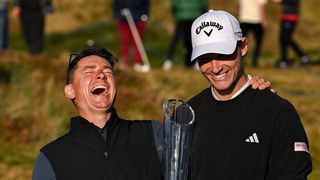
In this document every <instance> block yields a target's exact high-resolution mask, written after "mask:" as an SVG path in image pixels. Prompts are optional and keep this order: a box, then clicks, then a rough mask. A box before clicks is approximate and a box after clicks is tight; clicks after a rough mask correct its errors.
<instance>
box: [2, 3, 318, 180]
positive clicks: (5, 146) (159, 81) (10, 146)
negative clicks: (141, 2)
mask: <svg viewBox="0 0 320 180" xmlns="http://www.w3.org/2000/svg"><path fill="white" fill-rule="evenodd" d="M54 2H55V5H56V7H57V11H56V12H55V13H54V14H52V15H50V16H49V17H47V29H46V31H47V36H46V51H45V54H44V55H42V56H40V57H36V58H35V57H32V56H30V55H29V54H28V53H27V51H26V46H25V44H24V41H23V39H22V37H21V34H20V31H19V24H18V20H17V19H15V18H13V17H11V24H10V31H11V34H10V49H9V50H8V51H6V52H4V53H1V54H0V98H1V103H0V132H1V136H0V179H6V180H11V179H12V180H13V179H14V180H19V179H22V180H24V179H30V177H31V171H32V167H33V162H34V158H35V157H36V155H37V154H38V151H39V148H41V147H42V146H43V145H44V144H46V143H47V142H48V141H51V140H52V139H54V138H56V137H57V136H59V135H61V134H63V133H65V132H66V131H67V129H68V126H69V120H68V119H69V117H70V116H72V115H74V114H75V110H74V107H73V105H72V103H71V102H69V100H68V99H66V98H65V96H64V94H63V86H64V82H65V80H64V78H65V75H64V72H65V69H66V65H67V61H68V58H69V53H70V52H74V51H78V50H79V49H81V48H83V47H84V46H85V45H86V42H87V40H88V39H93V40H94V41H95V42H96V43H97V44H99V45H101V46H104V47H106V48H107V49H109V50H111V51H112V52H113V53H114V54H115V55H118V49H119V48H118V46H119V45H118V44H119V43H118V41H119V39H118V34H117V29H116V27H115V25H114V23H113V20H112V18H111V11H110V4H111V0H93V1H90V3H87V2H88V1H85V0H73V1H62V0H56V1H54ZM233 2H234V1H232V0H215V1H213V2H212V1H210V7H211V8H213V7H214V8H215V9H227V10H229V11H231V12H233V13H234V14H236V13H237V9H236V4H235V3H233ZM152 3H153V4H152V8H151V16H150V20H149V22H148V27H147V31H146V35H145V46H146V50H147V53H148V56H149V59H150V61H151V64H152V65H153V70H152V72H150V73H148V74H139V73H135V72H134V71H133V70H128V71H125V72H124V71H120V70H118V69H117V70H116V76H117V81H118V84H117V86H118V97H117V102H116V107H117V110H118V112H119V114H120V115H122V116H123V117H125V118H128V119H158V120H161V119H162V103H163V102H164V100H166V99H169V98H180V99H183V100H187V99H189V98H190V97H191V96H192V95H194V94H195V93H196V92H198V91H199V90H201V89H202V88H204V87H207V86H208V83H207V81H206V80H205V79H204V78H203V77H202V75H201V74H200V73H199V72H196V71H193V70H189V69H184V68H183V67H182V64H183V62H182V50H181V49H182V44H181V43H180V44H178V48H177V52H176V55H175V67H174V69H173V70H172V71H170V72H164V71H163V70H162V69H161V65H162V63H163V60H164V58H165V53H166V50H167V46H168V43H169V40H170V35H171V33H172V31H173V27H174V26H173V20H172V17H171V15H170V13H169V6H168V5H169V1H168V0H164V1H159V2H158V1H152ZM269 4H270V5H268V12H269V16H268V18H269V25H268V29H267V33H266V38H265V42H264V49H263V56H262V58H261V61H260V62H261V66H262V67H261V68H260V69H252V68H250V67H247V72H248V73H250V74H254V75H260V76H262V77H264V78H265V79H267V80H270V81H271V82H272V86H273V87H274V88H276V89H277V90H278V93H279V95H281V96H283V97H285V98H287V99H288V100H290V101H291V102H292V103H293V104H294V105H295V107H296V109H297V110H298V112H299V114H300V116H301V119H302V122H303V124H304V127H305V129H306V131H307V135H308V137H309V141H310V148H311V154H312V159H313V165H314V170H313V172H312V174H311V175H310V177H309V179H311V180H318V179H320V141H319V140H320V117H319V113H320V111H319V107H320V82H319V75H320V65H319V64H318V65H314V66H312V67H307V68H299V67H294V68H292V69H288V70H279V69H274V68H272V64H273V62H274V61H275V60H276V58H277V57H278V55H277V50H278V48H277V42H278V41H277V31H278V19H277V15H278V10H279V8H278V7H277V6H275V5H274V4H271V3H269ZM319 5H320V2H319V1H317V0H310V1H306V2H303V16H302V21H301V23H300V24H299V26H298V29H297V34H296V37H297V39H298V40H299V42H301V45H302V47H303V48H304V49H305V50H306V51H307V52H308V53H309V54H310V55H311V57H312V60H313V61H314V62H315V63H316V62H317V61H318V60H319V45H318V42H317V39H319V36H320V24H319V22H318V21H319V20H318V18H317V16H316V12H319V11H320V9H319V8H320V6H319ZM158 9H161V11H159V10H158ZM164 12H168V13H164ZM249 62H250V54H249V55H248V56H247V58H246V65H248V64H250V63H249Z"/></svg>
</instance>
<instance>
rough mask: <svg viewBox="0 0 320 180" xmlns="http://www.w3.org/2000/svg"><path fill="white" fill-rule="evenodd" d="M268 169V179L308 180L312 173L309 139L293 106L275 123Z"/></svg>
mask: <svg viewBox="0 0 320 180" xmlns="http://www.w3.org/2000/svg"><path fill="white" fill-rule="evenodd" d="M268 167H269V168H268V169H269V170H268V178H267V179H288V180H289V179H301V180H307V176H308V174H309V173H310V172H311V171H312V163H311V157H310V151H309V144H308V139H307V136H306V133H305V131H304V128H303V125H302V123H301V121H300V118H299V115H298V113H297V112H296V110H295V108H294V107H293V106H292V105H291V104H289V105H288V106H286V107H285V108H283V109H282V110H281V111H280V113H279V114H278V118H277V119H276V121H275V125H274V130H273V137H272V144H271V148H270V158H269V164H268Z"/></svg>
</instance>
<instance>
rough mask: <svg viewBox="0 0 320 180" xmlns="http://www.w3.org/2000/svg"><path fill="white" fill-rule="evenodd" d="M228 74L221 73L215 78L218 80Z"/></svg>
mask: <svg viewBox="0 0 320 180" xmlns="http://www.w3.org/2000/svg"><path fill="white" fill-rule="evenodd" d="M225 76H226V73H223V74H220V75H215V76H214V78H215V79H217V80H221V79H223V78H224V77H225Z"/></svg>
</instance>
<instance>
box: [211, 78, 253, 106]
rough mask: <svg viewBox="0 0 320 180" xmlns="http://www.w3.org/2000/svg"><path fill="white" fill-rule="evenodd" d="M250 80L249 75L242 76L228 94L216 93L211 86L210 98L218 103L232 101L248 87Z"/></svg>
mask: <svg viewBox="0 0 320 180" xmlns="http://www.w3.org/2000/svg"><path fill="white" fill-rule="evenodd" d="M250 79H251V76H250V75H242V76H241V77H240V78H239V80H238V82H237V84H236V85H235V87H234V88H233V90H232V91H231V92H230V93H223V92H218V91H217V90H216V89H214V87H213V86H211V92H212V96H213V97H214V98H215V99H216V100H218V101H227V100H230V99H233V98H235V97H237V96H238V95H239V94H240V93H241V92H243V91H244V90H245V89H246V88H247V87H248V86H249V80H250Z"/></svg>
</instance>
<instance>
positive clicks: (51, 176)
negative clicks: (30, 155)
mask: <svg viewBox="0 0 320 180" xmlns="http://www.w3.org/2000/svg"><path fill="white" fill-rule="evenodd" d="M32 180H56V175H55V173H54V171H53V168H52V166H51V164H50V162H49V160H48V159H47V157H46V156H45V155H44V154H43V153H42V152H40V154H39V156H38V157H37V159H36V162H35V165H34V168H33V173H32Z"/></svg>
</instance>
